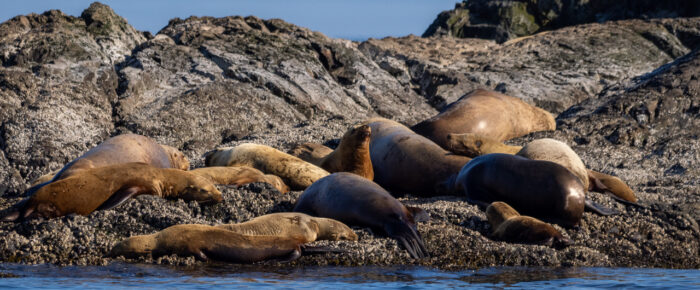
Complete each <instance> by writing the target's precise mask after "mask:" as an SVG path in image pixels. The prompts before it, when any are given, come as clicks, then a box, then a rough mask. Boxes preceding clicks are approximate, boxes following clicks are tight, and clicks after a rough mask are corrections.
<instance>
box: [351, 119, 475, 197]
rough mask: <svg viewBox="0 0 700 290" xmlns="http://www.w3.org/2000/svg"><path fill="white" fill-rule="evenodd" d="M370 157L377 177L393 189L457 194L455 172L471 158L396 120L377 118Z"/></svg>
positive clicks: (371, 126)
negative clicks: (454, 188)
mask: <svg viewBox="0 0 700 290" xmlns="http://www.w3.org/2000/svg"><path fill="white" fill-rule="evenodd" d="M363 124H366V125H368V126H369V127H370V128H371V129H372V137H371V138H370V144H369V148H370V152H369V153H370V157H371V160H372V166H373V167H374V181H375V182H376V183H378V184H379V185H381V186H382V187H384V188H386V189H387V190H389V191H390V192H392V193H411V194H417V195H422V196H435V195H445V194H455V193H453V192H452V191H453V189H452V188H451V185H452V184H453V182H452V180H453V179H454V176H455V175H456V174H457V172H459V170H460V169H461V168H462V166H464V164H466V163H467V162H469V160H471V158H468V157H464V156H459V155H455V154H452V153H451V152H448V151H446V150H445V149H442V147H440V146H438V145H437V144H435V143H434V142H433V141H430V140H428V139H427V138H425V137H423V136H421V135H418V134H416V133H414V132H413V131H411V129H408V128H407V127H406V126H404V125H401V124H399V123H397V122H394V121H391V120H387V119H383V118H374V119H370V120H367V121H365V122H363Z"/></svg>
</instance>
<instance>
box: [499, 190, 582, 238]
mask: <svg viewBox="0 0 700 290" xmlns="http://www.w3.org/2000/svg"><path fill="white" fill-rule="evenodd" d="M486 217H487V218H488V220H489V224H491V229H492V230H493V231H492V233H491V238H492V239H494V240H501V241H506V242H509V243H524V244H537V245H546V246H550V247H555V248H563V247H566V246H569V245H570V244H571V240H569V239H567V238H565V237H564V236H562V234H561V233H560V232H559V231H558V230H557V229H555V228H554V227H553V226H551V225H550V224H548V223H545V222H543V221H541V220H538V219H536V218H533V217H529V216H522V215H520V214H519V213H518V211H516V210H515V209H514V208H512V207H510V206H509V205H508V204H507V203H505V202H500V201H497V202H494V203H491V204H490V205H489V206H488V207H487V208H486Z"/></svg>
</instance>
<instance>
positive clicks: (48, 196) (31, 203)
mask: <svg viewBox="0 0 700 290" xmlns="http://www.w3.org/2000/svg"><path fill="white" fill-rule="evenodd" d="M141 194H151V195H157V196H160V197H163V198H170V199H175V198H182V199H184V200H187V201H189V200H195V201H198V202H200V203H203V204H207V203H215V202H220V201H222V200H223V197H222V196H221V192H219V191H218V190H217V189H216V187H215V186H214V184H212V183H211V181H209V180H208V179H206V178H204V177H201V176H198V175H195V174H192V173H190V172H188V171H183V170H179V169H172V168H156V167H153V166H151V165H150V164H145V163H125V164H116V165H110V166H102V167H97V168H92V169H85V170H81V171H80V172H76V173H73V174H71V175H70V176H68V177H66V178H63V179H61V180H58V181H54V182H51V183H49V184H47V185H45V186H43V187H41V188H39V189H38V190H37V191H36V193H35V194H34V195H32V196H30V197H29V198H27V199H25V200H24V201H21V202H19V203H18V204H16V205H14V206H13V208H12V210H10V212H9V213H8V214H6V215H5V216H4V217H3V218H2V220H4V221H16V220H18V219H31V218H38V217H43V218H54V217H59V216H64V215H67V214H72V213H75V214H80V215H88V214H90V213H91V212H93V211H95V210H103V209H110V208H113V207H115V206H117V205H119V204H121V203H122V202H124V201H125V200H127V199H129V198H130V197H133V196H136V195H141Z"/></svg>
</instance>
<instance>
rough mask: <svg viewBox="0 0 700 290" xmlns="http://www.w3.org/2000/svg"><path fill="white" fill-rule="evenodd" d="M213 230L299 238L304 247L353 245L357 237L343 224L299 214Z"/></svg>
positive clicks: (261, 218) (279, 214)
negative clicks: (321, 243) (325, 243)
mask: <svg viewBox="0 0 700 290" xmlns="http://www.w3.org/2000/svg"><path fill="white" fill-rule="evenodd" d="M216 227H217V228H220V229H227V230H229V231H233V232H236V233H239V234H242V235H247V236H278V237H291V236H301V237H304V241H305V243H310V242H313V241H317V240H329V241H341V240H342V241H357V234H355V232H354V231H353V230H352V229H351V228H350V227H348V226H346V225H345V224H344V223H341V222H339V221H337V220H334V219H329V218H320V217H312V216H309V215H306V214H303V213H299V212H281V213H271V214H266V215H264V216H259V217H256V218H254V219H252V220H249V221H247V222H244V223H240V224H222V225H217V226H216Z"/></svg>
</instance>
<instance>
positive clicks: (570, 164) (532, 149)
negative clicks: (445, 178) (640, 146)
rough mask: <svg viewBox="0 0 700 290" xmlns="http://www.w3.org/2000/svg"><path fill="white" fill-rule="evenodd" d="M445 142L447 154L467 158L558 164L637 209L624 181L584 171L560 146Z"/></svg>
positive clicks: (456, 138)
mask: <svg viewBox="0 0 700 290" xmlns="http://www.w3.org/2000/svg"><path fill="white" fill-rule="evenodd" d="M447 140H448V148H449V150H450V151H452V152H454V153H455V154H459V155H465V156H468V157H476V156H480V155H484V154H490V153H505V154H517V155H520V156H523V157H527V158H530V159H536V160H547V161H552V162H556V163H559V164H560V165H562V166H564V167H566V168H567V169H569V170H571V171H572V172H574V173H575V174H576V176H578V177H579V178H581V182H582V183H583V184H584V186H586V188H587V189H588V190H589V191H597V192H604V193H608V194H610V196H612V197H613V198H614V199H616V200H617V201H620V202H622V203H625V204H628V205H634V206H639V205H638V204H636V202H637V197H636V195H635V194H634V191H633V190H632V189H631V188H630V187H629V186H628V185H627V184H626V183H625V182H624V181H622V180H621V179H619V178H617V177H615V176H612V175H608V174H604V173H600V172H597V171H593V170H590V169H586V168H585V165H583V161H581V158H580V157H579V156H578V154H576V152H574V151H573V150H572V149H571V147H569V146H568V145H566V144H565V143H563V142H560V141H556V140H554V139H549V138H545V139H538V140H534V141H532V142H530V143H528V144H527V145H526V146H525V147H527V148H528V149H524V147H523V146H510V145H505V144H503V143H501V142H499V141H496V140H494V139H491V138H488V137H484V136H481V135H479V134H473V133H466V134H448V135H447ZM523 150H525V151H523ZM582 166H583V167H582Z"/></svg>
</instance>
